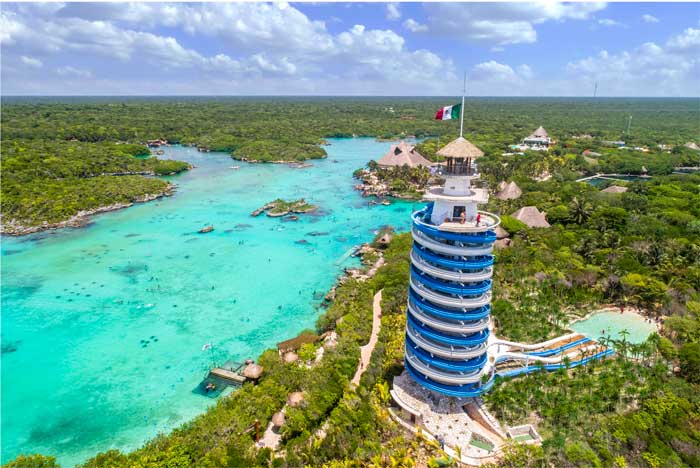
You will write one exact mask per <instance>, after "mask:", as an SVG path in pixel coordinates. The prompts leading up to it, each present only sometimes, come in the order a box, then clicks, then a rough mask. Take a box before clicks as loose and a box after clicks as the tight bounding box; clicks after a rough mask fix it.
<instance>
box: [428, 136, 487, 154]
mask: <svg viewBox="0 0 700 468" xmlns="http://www.w3.org/2000/svg"><path fill="white" fill-rule="evenodd" d="M437 154H439V155H440V156H444V157H446V158H464V159H467V158H471V159H476V158H480V157H482V156H483V155H484V152H483V151H481V150H480V149H479V148H477V146H476V145H475V144H474V143H472V142H471V141H469V140H467V139H466V138H464V137H459V138H457V139H456V140H452V141H451V142H449V143H448V144H446V145H445V146H443V147H442V148H440V150H439V151H438V152H437Z"/></svg>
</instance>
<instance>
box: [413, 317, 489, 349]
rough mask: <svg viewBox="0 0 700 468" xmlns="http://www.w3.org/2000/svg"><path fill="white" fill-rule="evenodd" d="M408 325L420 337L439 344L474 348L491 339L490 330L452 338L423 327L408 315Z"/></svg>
mask: <svg viewBox="0 0 700 468" xmlns="http://www.w3.org/2000/svg"><path fill="white" fill-rule="evenodd" d="M406 322H407V323H406V325H407V326H410V328H412V329H413V330H415V331H416V332H417V333H418V334H419V335H420V336H425V337H427V338H429V339H430V340H432V341H436V342H438V343H444V344H446V345H450V346H464V347H467V346H474V345H478V344H481V343H485V342H486V341H488V339H489V330H488V329H486V330H481V331H479V332H475V333H470V334H468V335H467V336H463V337H458V336H450V335H445V334H442V333H440V332H439V331H437V330H432V329H430V327H428V326H427V325H422V324H419V323H417V322H416V320H415V319H414V318H413V317H412V316H410V315H408V316H407V317H406Z"/></svg>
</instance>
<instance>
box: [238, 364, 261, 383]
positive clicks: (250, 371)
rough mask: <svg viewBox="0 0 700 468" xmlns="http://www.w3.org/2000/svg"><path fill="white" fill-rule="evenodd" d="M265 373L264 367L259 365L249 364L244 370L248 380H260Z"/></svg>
mask: <svg viewBox="0 0 700 468" xmlns="http://www.w3.org/2000/svg"><path fill="white" fill-rule="evenodd" d="M262 373H263V367H262V366H259V365H257V364H248V365H247V366H245V369H244V370H243V376H244V377H246V378H248V379H252V380H255V379H259V378H260V376H261V375H262Z"/></svg>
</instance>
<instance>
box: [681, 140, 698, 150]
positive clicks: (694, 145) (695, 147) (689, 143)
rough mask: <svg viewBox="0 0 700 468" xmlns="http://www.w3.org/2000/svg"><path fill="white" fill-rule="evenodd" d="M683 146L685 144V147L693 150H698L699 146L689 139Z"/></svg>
mask: <svg viewBox="0 0 700 468" xmlns="http://www.w3.org/2000/svg"><path fill="white" fill-rule="evenodd" d="M683 146H685V147H686V148H690V149H693V150H700V146H698V145H697V143H695V142H694V141H689V142H688V143H686V144H685V145H683Z"/></svg>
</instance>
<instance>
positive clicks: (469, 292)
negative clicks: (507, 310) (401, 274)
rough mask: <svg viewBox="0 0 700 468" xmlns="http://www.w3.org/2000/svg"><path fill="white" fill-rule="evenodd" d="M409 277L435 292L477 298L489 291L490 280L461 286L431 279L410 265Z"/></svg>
mask: <svg viewBox="0 0 700 468" xmlns="http://www.w3.org/2000/svg"><path fill="white" fill-rule="evenodd" d="M411 277H412V278H413V279H414V280H417V281H420V282H421V283H423V284H424V285H425V286H428V287H429V288H430V289H433V290H435V291H440V292H444V293H447V294H457V295H459V296H479V295H481V294H483V293H485V292H486V291H488V290H490V289H491V280H485V281H479V282H478V283H465V284H464V285H463V286H462V285H460V284H458V283H453V282H450V281H445V280H441V279H437V278H433V277H432V276H429V275H426V274H425V273H422V272H421V271H420V270H418V269H416V267H414V266H413V265H411Z"/></svg>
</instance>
